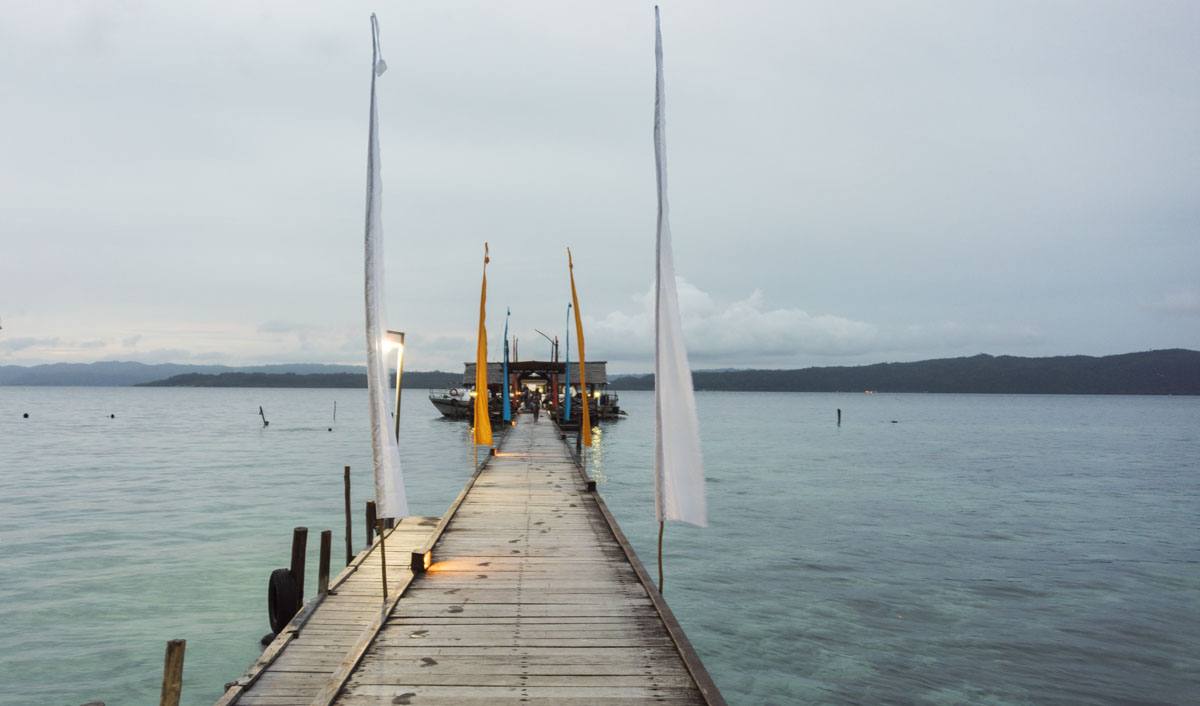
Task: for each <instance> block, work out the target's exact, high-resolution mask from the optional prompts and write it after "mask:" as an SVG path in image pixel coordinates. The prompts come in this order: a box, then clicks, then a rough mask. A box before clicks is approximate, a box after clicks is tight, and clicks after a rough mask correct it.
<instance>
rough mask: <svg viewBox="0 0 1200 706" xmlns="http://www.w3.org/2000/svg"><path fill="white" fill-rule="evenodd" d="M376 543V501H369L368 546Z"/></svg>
mask: <svg viewBox="0 0 1200 706" xmlns="http://www.w3.org/2000/svg"><path fill="white" fill-rule="evenodd" d="M374 541H375V501H374V500H368V501H367V546H368V547H369V546H371V543H372V542H374Z"/></svg>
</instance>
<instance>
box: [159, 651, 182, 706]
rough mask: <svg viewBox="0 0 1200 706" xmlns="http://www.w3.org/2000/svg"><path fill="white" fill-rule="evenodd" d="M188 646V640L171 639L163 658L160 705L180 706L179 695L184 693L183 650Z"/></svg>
mask: <svg viewBox="0 0 1200 706" xmlns="http://www.w3.org/2000/svg"><path fill="white" fill-rule="evenodd" d="M186 648H187V640H169V641H168V642H167V653H166V656H165V657H164V658H163V678H162V693H161V694H160V695H159V697H158V704H159V706H179V696H180V694H181V693H183V652H184V650H185V649H186Z"/></svg>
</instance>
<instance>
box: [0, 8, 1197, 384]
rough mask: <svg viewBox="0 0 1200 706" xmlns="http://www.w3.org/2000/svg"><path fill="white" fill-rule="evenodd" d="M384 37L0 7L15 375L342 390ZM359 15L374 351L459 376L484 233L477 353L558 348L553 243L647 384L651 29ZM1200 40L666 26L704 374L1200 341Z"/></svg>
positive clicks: (3, 213) (693, 17)
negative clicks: (154, 362)
mask: <svg viewBox="0 0 1200 706" xmlns="http://www.w3.org/2000/svg"><path fill="white" fill-rule="evenodd" d="M374 9H376V8H375V7H373V6H371V5H369V4H368V3H363V2H357V1H356V0H352V1H351V2H347V3H339V4H336V5H310V4H304V3H301V4H296V3H282V2H275V1H272V0H268V1H267V2H263V3H255V4H246V3H236V2H229V1H224V2H214V3H206V4H204V5H187V4H179V3H159V4H153V3H76V4H70V3H68V4H65V5H63V4H54V3H15V4H12V3H10V4H9V5H8V6H6V7H5V10H4V12H3V13H0V76H3V77H4V129H3V130H2V131H0V154H3V159H0V316H3V320H4V330H3V331H0V342H4V341H8V343H3V344H0V345H4V346H5V347H4V348H0V351H3V352H4V354H5V360H6V361H10V362H12V361H20V362H30V363H33V362H53V361H58V360H91V359H95V358H111V357H117V356H121V357H138V356H142V355H146V356H160V355H161V352H162V351H165V350H178V351H184V352H188V353H187V355H191V356H192V357H193V359H194V358H197V357H199V356H222V357H223V358H222V359H223V360H227V361H229V362H234V363H260V362H275V361H279V362H295V361H302V360H303V361H324V362H339V363H362V361H363V359H364V357H365V355H364V352H363V343H362V321H363V312H362V291H361V284H362V283H361V278H362V262H361V256H362V213H363V211H362V209H363V191H364V172H365V166H364V159H365V131H366V106H367V93H366V91H367V85H368V81H369V60H368V57H369V53H370V42H369V33H368V23H367V17H368V16H369V14H370V12H371V11H372V10H374ZM380 19H381V22H382V29H383V46H384V55H385V57H386V58H387V60H388V63H389V65H390V66H391V67H392V69H391V70H390V71H389V72H388V73H387V74H386V75H385V76H383V77H382V78H381V79H380V82H379V89H380V106H381V107H380V110H381V125H382V147H383V185H384V213H383V220H384V230H385V233H386V238H387V244H386V247H385V250H386V253H387V275H388V285H389V286H388V289H387V292H388V297H387V299H388V305H389V307H388V308H389V312H390V314H389V318H388V322H389V324H388V325H389V326H391V327H393V328H401V329H404V330H406V331H408V332H409V333H410V334H411V335H412V336H413V339H412V340H413V342H414V344H413V349H412V354H413V356H414V360H421V361H427V362H428V366H426V364H425V362H422V363H421V364H420V365H421V367H444V366H457V365H460V364H461V361H462V360H464V359H467V358H470V357H471V355H472V352H473V340H472V339H473V336H474V327H475V323H476V322H475V314H476V310H477V309H476V307H477V301H478V300H477V296H478V286H479V262H480V256H481V254H482V253H481V250H482V241H483V240H484V239H487V240H489V241H490V242H491V246H492V255H493V262H492V266H491V269H490V271H489V282H490V285H491V290H490V292H489V301H490V302H491V320H490V322H489V330H490V332H491V333H492V336H493V341H494V342H493V350H496V351H498V350H499V349H498V348H496V347H495V341H498V337H499V332H500V330H501V327H502V325H503V322H502V319H501V316H500V313H501V312H502V311H503V308H504V307H505V306H511V307H512V308H513V311H514V318H513V332H514V333H515V334H516V335H518V336H520V338H521V340H522V342H523V343H522V348H523V350H525V351H526V352H531V351H532V350H534V348H531V346H537V345H541V344H539V343H537V342H538V341H540V340H541V339H540V337H538V336H537V334H535V333H534V332H533V329H534V328H535V327H536V328H540V329H543V330H547V331H550V330H556V331H558V330H561V329H562V327H563V321H562V320H563V314H564V307H565V304H566V300H567V298H568V293H567V291H566V262H565V253H564V247H565V246H566V245H568V244H569V245H572V246H573V248H574V252H575V255H576V273H577V275H578V277H579V280H580V281H579V285H580V294H581V296H582V297H583V302H582V303H583V309H584V313H585V314H587V315H588V316H589V317H590V318H589V320H590V321H594V322H595V325H596V326H597V327H601V326H610V327H612V328H613V332H614V333H612V335H611V336H610V333H609V332H606V331H605V330H602V329H600V328H598V329H597V330H596V339H595V340H596V343H595V345H596V346H600V345H601V343H602V342H603V345H604V347H605V348H606V349H607V351H608V353H607V354H608V355H611V356H613V357H616V356H623V357H624V358H625V359H628V362H627V363H625V365H628V366H629V367H630V368H632V369H638V370H645V369H647V368H648V358H647V357H646V356H645V355H644V353H645V343H644V341H645V340H647V339H646V336H645V334H644V328H645V322H638V321H621V319H620V316H619V315H618V313H620V312H624V314H623V315H624V316H628V317H636V316H638V315H639V313H640V312H641V307H640V305H639V304H637V303H631V302H630V299H629V296H630V293H639V292H642V291H644V289H645V286H646V282H647V281H648V280H649V279H650V278H651V277H652V276H653V256H654V219H655V196H654V172H653V156H652V151H651V141H650V129H651V126H650V116H651V108H652V106H651V101H652V96H653V72H652V69H653V66H652V62H653V58H652V56H653V55H652V26H651V10H650V6H649V5H647V4H646V3H644V2H640V1H638V2H633V1H631V0H628V1H627V0H616V1H615V2H605V3H557V2H549V1H548V0H544V1H543V0H537V1H531V2H523V3H515V4H513V3H509V4H505V5H499V4H496V3H488V2H483V1H482V0H463V1H462V2H454V3H433V4H403V5H396V6H389V7H387V8H382V9H381V17H380ZM1197 26H1200V5H1198V4H1196V3H1187V2H1170V1H1168V2H1161V3H1156V4H1155V6H1154V11H1153V12H1148V11H1146V9H1145V8H1144V7H1142V6H1140V5H1137V4H1134V3H1118V2H1096V3H1087V4H1086V5H1082V4H1072V3H1042V4H1036V5H1031V6H1028V7H1023V8H1022V10H1021V11H1020V12H1013V11H1011V8H1006V7H1004V6H1002V5H990V4H986V3H936V2H922V1H917V2H912V3H905V4H904V5H903V6H900V5H896V4H895V3H887V2H867V3H865V4H863V3H857V4H854V5H847V4H837V3H827V4H813V3H791V2H784V1H783V0H764V1H763V2H757V3H712V2H708V3H689V4H688V5H687V6H686V8H684V7H683V6H680V7H678V8H674V9H672V6H667V7H665V8H664V35H665V36H664V41H665V50H666V72H667V102H668V112H667V115H668V118H667V119H668V151H669V154H668V157H669V161H670V175H671V181H670V184H671V203H672V218H673V230H674V234H675V248H676V259H677V266H678V272H679V273H680V274H681V275H683V276H684V277H686V280H687V281H688V282H690V283H692V284H693V285H694V286H695V288H696V290H697V291H698V292H701V293H703V295H704V296H706V297H708V298H709V300H710V302H709V303H708V304H705V303H704V302H703V301H700V302H696V306H692V307H690V311H692V313H691V314H689V316H694V317H698V318H697V321H699V322H701V323H700V324H689V332H691V331H692V330H693V329H692V328H691V327H692V326H697V325H699V326H700V327H701V328H707V330H706V336H705V337H703V339H702V340H698V341H696V342H695V343H694V345H693V349H694V355H695V356H696V357H697V358H696V359H697V362H698V363H699V364H703V365H705V366H710V365H711V366H713V367H725V366H739V365H749V364H772V365H780V366H786V365H799V364H805V363H808V362H822V363H836V362H839V361H847V362H859V361H870V360H872V359H874V358H875V357H879V356H894V357H895V358H896V359H901V358H912V357H928V356H936V355H943V354H946V355H953V354H960V353H963V352H976V350H977V349H982V350H987V351H988V352H995V353H1001V352H1016V353H1024V354H1030V355H1038V354H1060V353H1090V354H1103V353H1113V352H1121V351H1129V350H1142V349H1147V348H1160V347H1173V346H1183V347H1192V348H1196V347H1200V329H1197V327H1185V326H1181V325H1179V317H1180V316H1191V314H1190V313H1189V312H1190V311H1192V310H1193V308H1194V306H1193V304H1192V303H1190V302H1192V301H1193V300H1191V299H1189V298H1188V297H1189V296H1190V295H1189V294H1188V293H1187V291H1186V290H1181V291H1182V292H1183V293H1182V294H1178V295H1176V294H1174V293H1172V294H1168V295H1166V296H1164V294H1165V293H1164V289H1170V286H1167V285H1164V283H1194V282H1195V281H1196V271H1197V270H1196V263H1197V262H1200V238H1197V237H1196V233H1198V232H1200V201H1197V199H1196V194H1197V193H1200V160H1197V159H1196V158H1195V155H1196V154H1197V152H1198V150H1200V81H1197V80H1196V75H1195V67H1196V66H1198V65H1200V43H1197V42H1196V41H1195V36H1194V35H1195V31H1194V28H1195V27H1197ZM1063 28H1070V31H1069V32H1065V31H1064V30H1063ZM48 282H52V283H53V286H47V283H48ZM1171 286H1174V284H1172V285H1171ZM755 291H759V292H762V293H763V294H762V295H761V296H760V298H758V299H756V298H755V297H754V296H753V295H752V293H753V292H755ZM1151 303H1154V304H1151ZM704 306H711V307H713V308H711V309H705V308H704ZM1172 312H1174V313H1172ZM610 315H611V316H612V317H613V318H611V319H610V318H609V317H610ZM639 326H641V327H642V328H640V329H639V328H638V327H639ZM638 330H641V331H643V333H642V334H640V336H641V337H640V338H638V337H637V336H635V335H634V333H635V332H636V331H638ZM616 331H626V332H627V333H624V334H620V335H617V334H616V333H615V332H616ZM560 335H561V334H560ZM621 335H623V336H625V339H622V338H621V337H620V336H621ZM689 335H690V336H692V337H693V338H695V334H693V333H689ZM134 336H141V338H140V339H137V340H134ZM606 336H608V337H609V338H608V339H606V338H605V337H606ZM28 339H34V340H41V341H50V340H53V339H59V341H60V342H61V341H66V340H72V341H75V340H78V341H94V340H104V341H113V342H119V343H120V345H117V343H109V344H107V345H105V346H103V347H97V348H92V349H87V348H79V347H78V346H67V345H61V344H54V343H47V344H28V345H25V344H19V345H21V348H20V349H19V352H18V351H17V349H15V348H14V347H13V345H14V344H13V343H12V341H20V340H28ZM126 341H134V342H133V343H126ZM420 341H423V342H424V343H423V344H420V345H418V342H420ZM626 343H627V344H628V345H629V346H630V347H629V348H628V349H623V348H621V346H622V345H625V344H626ZM422 346H426V348H424V349H423V347H422ZM755 361H759V362H760V363H755Z"/></svg>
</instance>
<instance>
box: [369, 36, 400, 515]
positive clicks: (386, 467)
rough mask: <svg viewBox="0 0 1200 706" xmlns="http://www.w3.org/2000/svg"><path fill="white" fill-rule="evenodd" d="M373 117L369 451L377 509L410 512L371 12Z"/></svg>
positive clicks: (379, 66)
mask: <svg viewBox="0 0 1200 706" xmlns="http://www.w3.org/2000/svg"><path fill="white" fill-rule="evenodd" d="M371 47H372V48H371V119H370V128H369V131H370V134H369V137H368V139H367V225H366V258H365V265H366V266H365V270H366V272H365V274H366V304H367V397H368V399H369V403H370V405H371V455H372V456H373V457H374V462H375V512H376V515H377V516H378V517H381V518H394V517H404V516H406V515H408V501H407V499H406V498H405V496H404V476H403V475H402V474H401V472H400V449H399V447H398V446H397V444H396V437H395V436H394V435H393V433H392V425H391V424H390V423H389V417H388V399H389V397H390V395H389V394H388V392H389V385H388V383H389V380H388V377H389V376H388V360H387V356H386V353H387V351H388V348H389V346H388V345H387V340H386V337H387V329H385V328H384V324H383V221H382V219H381V210H382V207H383V203H382V201H383V186H382V182H381V181H380V179H379V111H378V109H377V107H376V102H375V78H376V77H377V76H381V75H383V72H384V71H386V70H387V64H385V63H384V61H383V58H382V57H380V55H379V22H378V21H377V20H376V19H375V15H371Z"/></svg>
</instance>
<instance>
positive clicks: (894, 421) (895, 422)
mask: <svg viewBox="0 0 1200 706" xmlns="http://www.w3.org/2000/svg"><path fill="white" fill-rule="evenodd" d="M899 423H900V422H898V421H896V420H895V419H893V420H892V424H899Z"/></svg>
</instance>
